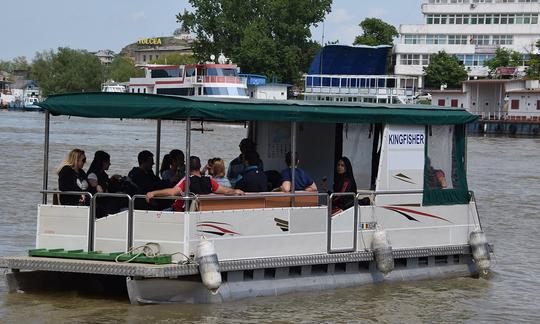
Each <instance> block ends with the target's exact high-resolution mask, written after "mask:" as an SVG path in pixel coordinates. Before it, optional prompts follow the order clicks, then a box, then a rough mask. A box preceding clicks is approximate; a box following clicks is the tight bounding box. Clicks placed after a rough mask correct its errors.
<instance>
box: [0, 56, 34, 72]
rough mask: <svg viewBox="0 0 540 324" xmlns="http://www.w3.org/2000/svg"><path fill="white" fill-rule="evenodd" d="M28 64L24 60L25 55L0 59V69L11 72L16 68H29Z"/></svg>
mask: <svg viewBox="0 0 540 324" xmlns="http://www.w3.org/2000/svg"><path fill="white" fill-rule="evenodd" d="M29 69H30V64H28V61H27V60H26V56H17V57H16V58H14V59H13V60H11V61H3V60H0V71H5V72H8V73H12V72H13V71H16V70H25V71H26V70H29Z"/></svg>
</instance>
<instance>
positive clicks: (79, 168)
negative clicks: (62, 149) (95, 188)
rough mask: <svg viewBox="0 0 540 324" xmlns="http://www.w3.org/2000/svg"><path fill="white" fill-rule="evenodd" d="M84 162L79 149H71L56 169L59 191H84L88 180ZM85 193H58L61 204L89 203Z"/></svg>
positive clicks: (86, 188) (82, 152)
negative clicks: (79, 194)
mask: <svg viewBox="0 0 540 324" xmlns="http://www.w3.org/2000/svg"><path fill="white" fill-rule="evenodd" d="M85 163H86V156H85V154H84V151H83V150H81V149H73V150H71V151H70V152H69V154H68V156H67V158H66V159H65V160H64V161H63V162H62V163H61V164H60V166H59V167H58V169H57V174H58V189H59V190H60V191H81V192H82V191H86V190H88V182H87V177H86V173H85V172H84V170H83V166H84V164H85ZM89 203H90V201H88V199H87V196H86V195H81V196H77V195H62V194H61V195H60V204H62V205H85V204H89Z"/></svg>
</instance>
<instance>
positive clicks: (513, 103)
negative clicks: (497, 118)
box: [510, 99, 519, 109]
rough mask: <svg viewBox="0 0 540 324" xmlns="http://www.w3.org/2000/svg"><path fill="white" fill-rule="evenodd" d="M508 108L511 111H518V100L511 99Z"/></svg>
mask: <svg viewBox="0 0 540 324" xmlns="http://www.w3.org/2000/svg"><path fill="white" fill-rule="evenodd" d="M510 107H511V108H512V109H519V99H512V101H511V104H510Z"/></svg>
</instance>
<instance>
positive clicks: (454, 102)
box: [450, 99, 458, 107]
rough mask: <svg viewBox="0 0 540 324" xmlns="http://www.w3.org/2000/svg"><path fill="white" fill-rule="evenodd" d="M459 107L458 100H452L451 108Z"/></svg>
mask: <svg viewBox="0 0 540 324" xmlns="http://www.w3.org/2000/svg"><path fill="white" fill-rule="evenodd" d="M457 106H458V100H457V99H452V100H450V107H457Z"/></svg>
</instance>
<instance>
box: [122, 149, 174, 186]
mask: <svg viewBox="0 0 540 324" xmlns="http://www.w3.org/2000/svg"><path fill="white" fill-rule="evenodd" d="M137 160H138V162H139V166H138V167H133V169H131V171H129V173H128V177H129V179H130V180H131V181H132V182H133V183H134V184H135V185H136V186H137V194H142V195H145V194H146V193H147V192H149V191H152V190H156V189H163V188H167V187H169V183H168V182H167V181H162V180H161V179H160V178H159V177H158V176H156V175H155V174H154V171H153V170H152V166H153V165H154V154H152V152H150V151H146V150H144V151H141V152H140V153H139V155H138V156H137Z"/></svg>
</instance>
